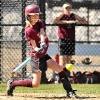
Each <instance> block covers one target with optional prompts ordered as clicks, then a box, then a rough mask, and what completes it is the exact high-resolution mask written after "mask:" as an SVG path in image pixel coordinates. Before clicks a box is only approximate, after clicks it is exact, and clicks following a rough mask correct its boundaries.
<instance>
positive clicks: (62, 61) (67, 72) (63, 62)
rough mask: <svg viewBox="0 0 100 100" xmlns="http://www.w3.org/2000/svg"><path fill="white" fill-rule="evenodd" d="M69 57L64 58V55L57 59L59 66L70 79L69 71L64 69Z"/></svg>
mask: <svg viewBox="0 0 100 100" xmlns="http://www.w3.org/2000/svg"><path fill="white" fill-rule="evenodd" d="M71 57H72V56H66V55H61V56H60V57H59V59H60V62H59V64H60V66H62V67H63V69H64V71H65V72H66V74H67V76H68V77H70V71H68V70H67V69H66V68H65V65H66V64H68V63H69V62H70V61H71Z"/></svg>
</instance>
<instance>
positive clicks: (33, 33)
mask: <svg viewBox="0 0 100 100" xmlns="http://www.w3.org/2000/svg"><path fill="white" fill-rule="evenodd" d="M41 28H44V30H45V26H44V24H43V22H42V21H41V20H39V21H38V22H37V23H36V24H35V25H33V27H27V28H25V36H26V40H27V41H30V40H35V42H36V45H37V47H39V48H40V29H41ZM45 35H46V34H45ZM45 43H46V44H47V47H46V49H45V50H44V52H43V53H40V54H37V55H36V56H34V54H35V53H36V51H35V50H34V49H33V47H32V44H31V43H30V42H29V44H30V47H31V48H32V49H31V52H30V56H34V57H36V58H40V57H43V56H44V55H45V54H46V52H47V49H48V45H49V40H48V38H46V39H45Z"/></svg>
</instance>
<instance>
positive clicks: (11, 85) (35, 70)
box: [7, 59, 41, 96]
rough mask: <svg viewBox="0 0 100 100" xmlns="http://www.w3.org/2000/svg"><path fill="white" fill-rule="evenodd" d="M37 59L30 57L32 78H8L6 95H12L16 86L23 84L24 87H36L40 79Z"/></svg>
mask: <svg viewBox="0 0 100 100" xmlns="http://www.w3.org/2000/svg"><path fill="white" fill-rule="evenodd" d="M38 63H39V60H38V59H32V60H31V62H30V64H31V69H32V73H33V74H32V76H33V80H31V79H24V80H17V81H16V80H9V81H8V82H7V95H9V96H13V90H14V89H15V87H17V86H24V87H31V88H32V87H38V86H39V85H40V80H41V71H40V70H39V64H38Z"/></svg>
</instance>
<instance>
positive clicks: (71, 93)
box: [67, 90, 79, 98]
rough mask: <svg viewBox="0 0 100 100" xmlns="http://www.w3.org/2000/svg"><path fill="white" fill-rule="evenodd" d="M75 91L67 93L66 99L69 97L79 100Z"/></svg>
mask: <svg viewBox="0 0 100 100" xmlns="http://www.w3.org/2000/svg"><path fill="white" fill-rule="evenodd" d="M75 91H76V90H72V91H69V92H68V93H67V97H69V98H79V96H77V95H76V93H75Z"/></svg>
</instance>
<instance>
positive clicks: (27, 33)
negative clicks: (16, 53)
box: [25, 28, 35, 41]
mask: <svg viewBox="0 0 100 100" xmlns="http://www.w3.org/2000/svg"><path fill="white" fill-rule="evenodd" d="M25 37H26V40H28V41H30V40H34V39H35V37H34V35H33V34H32V30H31V28H27V29H25Z"/></svg>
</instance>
